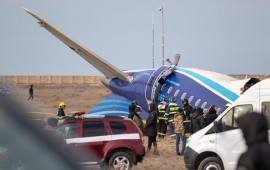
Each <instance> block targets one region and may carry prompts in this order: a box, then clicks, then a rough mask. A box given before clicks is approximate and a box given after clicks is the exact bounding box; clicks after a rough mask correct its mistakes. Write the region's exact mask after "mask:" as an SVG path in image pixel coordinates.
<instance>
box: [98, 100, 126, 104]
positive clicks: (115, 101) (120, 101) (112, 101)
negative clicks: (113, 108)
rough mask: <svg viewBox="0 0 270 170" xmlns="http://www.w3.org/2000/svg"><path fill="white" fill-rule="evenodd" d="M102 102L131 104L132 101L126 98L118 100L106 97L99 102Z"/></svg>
mask: <svg viewBox="0 0 270 170" xmlns="http://www.w3.org/2000/svg"><path fill="white" fill-rule="evenodd" d="M101 103H124V104H127V105H130V102H127V101H124V100H116V99H104V100H102V101H101V102H100V103H99V104H101Z"/></svg>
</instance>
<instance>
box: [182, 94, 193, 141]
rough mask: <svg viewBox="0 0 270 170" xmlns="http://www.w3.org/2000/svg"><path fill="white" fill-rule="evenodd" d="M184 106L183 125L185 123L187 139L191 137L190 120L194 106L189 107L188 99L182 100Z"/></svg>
mask: <svg viewBox="0 0 270 170" xmlns="http://www.w3.org/2000/svg"><path fill="white" fill-rule="evenodd" d="M182 104H183V108H182V109H183V110H184V115H183V123H184V129H185V137H186V138H188V137H190V135H191V120H190V114H191V111H192V110H193V108H192V106H190V105H189V103H188V99H184V100H182Z"/></svg>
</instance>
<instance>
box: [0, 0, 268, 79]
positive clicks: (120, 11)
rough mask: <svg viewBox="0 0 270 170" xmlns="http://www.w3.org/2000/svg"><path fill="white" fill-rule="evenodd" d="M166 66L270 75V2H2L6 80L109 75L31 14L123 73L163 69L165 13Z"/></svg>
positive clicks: (0, 54) (0, 70)
mask: <svg viewBox="0 0 270 170" xmlns="http://www.w3.org/2000/svg"><path fill="white" fill-rule="evenodd" d="M161 4H163V6H164V20H165V58H168V57H170V58H172V57H173V56H174V55H175V54H176V53H180V55H181V59H180V64H179V66H180V67H185V68H201V69H207V70H211V71H215V72H220V73H224V74H264V75H266V74H267V75H269V74H270V69H269V68H270V1H269V0H256V1H255V0H207V1H206V0H197V1H195V0H185V1H183V0H168V1H165V0H163V1H162V0H0V21H1V26H0V75H101V73H100V72H99V71H97V70H96V69H95V68H94V67H93V66H91V65H89V64H88V63H87V62H86V61H84V60H83V59H82V58H81V57H80V56H78V55H77V54H76V53H75V52H73V51H72V50H71V49H70V48H68V47H67V46H66V45H64V44H63V43H62V42H61V41H59V40H58V39H56V38H55V37H54V36H53V35H52V34H50V33H49V32H48V31H47V30H45V29H44V28H42V27H39V24H38V23H37V20H36V19H35V18H33V17H32V16H30V15H29V14H28V13H26V12H25V11H24V10H22V7H25V8H27V9H29V10H31V11H32V12H34V13H35V14H36V15H38V16H40V17H41V18H43V19H44V20H46V21H48V22H49V23H50V24H52V25H53V26H55V27H56V28H58V29H60V30H61V31H62V32H63V33H65V34H66V35H68V36H70V37H71V38H73V39H74V40H76V41H77V42H79V43H81V44H83V45H84V46H85V47H87V48H88V49H90V50H92V51H94V52H95V53H97V54H98V55H100V56H101V57H102V58H104V59H105V60H107V61H109V62H110V63H112V64H113V65H114V66H116V67H118V68H119V69H121V70H134V69H149V68H151V67H152V13H154V23H155V26H154V27H155V67H160V66H161V12H160V11H159V10H158V9H159V7H160V5H161Z"/></svg>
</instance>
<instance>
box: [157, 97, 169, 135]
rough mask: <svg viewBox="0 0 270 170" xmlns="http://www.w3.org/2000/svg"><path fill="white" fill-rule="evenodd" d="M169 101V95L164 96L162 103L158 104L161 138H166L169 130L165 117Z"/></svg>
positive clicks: (159, 133)
mask: <svg viewBox="0 0 270 170" xmlns="http://www.w3.org/2000/svg"><path fill="white" fill-rule="evenodd" d="M167 101H168V99H167V97H164V98H163V99H162V101H161V102H160V104H159V105H158V122H159V124H158V137H159V138H161V139H164V137H165V136H166V132H167V124H166V119H167V118H166V117H165V113H166V109H167V107H168V103H167Z"/></svg>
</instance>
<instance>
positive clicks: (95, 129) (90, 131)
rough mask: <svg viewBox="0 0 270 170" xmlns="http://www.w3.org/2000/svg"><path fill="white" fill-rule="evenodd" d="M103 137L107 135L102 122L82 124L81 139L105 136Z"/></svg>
mask: <svg viewBox="0 0 270 170" xmlns="http://www.w3.org/2000/svg"><path fill="white" fill-rule="evenodd" d="M105 135H107V130H106V128H105V126H104V123H103V122H102V121H96V122H92V121H88V122H83V134H82V137H92V136H105Z"/></svg>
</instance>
